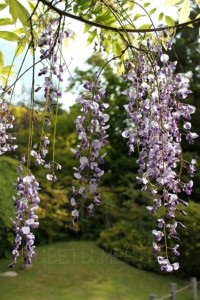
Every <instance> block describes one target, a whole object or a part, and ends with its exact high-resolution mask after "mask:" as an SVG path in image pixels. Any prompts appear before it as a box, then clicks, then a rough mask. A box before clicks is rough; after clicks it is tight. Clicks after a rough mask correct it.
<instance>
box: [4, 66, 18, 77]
mask: <svg viewBox="0 0 200 300" xmlns="http://www.w3.org/2000/svg"><path fill="white" fill-rule="evenodd" d="M12 67H13V66H5V67H3V68H2V69H1V74H2V75H5V76H6V75H7V76H8V75H9V76H10V75H13V74H15V72H14V71H13V70H12Z"/></svg>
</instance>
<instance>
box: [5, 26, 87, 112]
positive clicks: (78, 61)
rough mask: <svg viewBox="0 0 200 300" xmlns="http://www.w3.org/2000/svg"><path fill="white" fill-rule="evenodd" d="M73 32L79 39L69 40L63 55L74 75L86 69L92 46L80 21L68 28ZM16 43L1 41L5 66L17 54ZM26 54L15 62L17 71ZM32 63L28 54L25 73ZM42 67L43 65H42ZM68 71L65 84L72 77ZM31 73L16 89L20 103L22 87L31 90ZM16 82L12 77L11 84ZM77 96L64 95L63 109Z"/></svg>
mask: <svg viewBox="0 0 200 300" xmlns="http://www.w3.org/2000/svg"><path fill="white" fill-rule="evenodd" d="M68 28H70V29H71V30H72V31H74V32H76V35H77V38H76V39H75V40H72V39H69V40H68V47H67V48H66V47H64V48H63V55H64V57H65V60H66V63H67V66H68V69H69V71H70V74H73V70H74V69H75V68H76V67H81V68H84V63H85V61H86V60H87V58H88V57H89V56H90V55H91V54H92V46H88V45H87V37H86V35H85V34H84V33H83V31H84V27H83V24H82V23H80V22H78V21H73V22H72V24H71V25H69V26H68ZM15 46H16V45H15V43H13V42H8V41H5V40H3V39H0V50H2V52H3V53H4V55H5V56H4V60H5V65H9V64H11V61H12V59H13V56H14V52H15ZM23 57H24V53H22V54H21V55H19V56H18V57H17V59H16V60H15V63H14V65H15V69H16V70H17V69H18V68H19V66H20V65H21V62H22V60H23ZM30 61H32V56H31V54H28V56H27V58H26V60H25V63H24V67H23V70H24V71H25V70H26V69H28V68H29V67H30ZM40 67H41V65H40ZM40 67H38V68H36V70H39V68H40ZM70 74H69V72H68V71H66V72H65V74H64V80H65V82H66V81H67V80H68V78H69V77H70V76H71V75H70ZM31 78H32V76H31V71H29V72H27V73H26V74H25V75H24V76H23V77H22V78H21V79H20V80H19V81H18V83H17V85H16V87H15V99H17V100H19V101H20V95H21V90H22V87H25V89H26V90H27V91H30V90H31V84H32V82H31V80H32V79H31ZM14 80H15V75H14V76H12V78H11V81H10V83H12V82H13V81H14ZM66 85H67V83H66V84H65V85H64V84H63V91H64V90H65V88H64V86H66ZM76 97H77V96H76V95H74V94H71V93H63V96H62V98H61V99H60V103H62V107H63V108H64V109H68V108H69V107H70V106H71V105H72V104H74V102H75V99H76Z"/></svg>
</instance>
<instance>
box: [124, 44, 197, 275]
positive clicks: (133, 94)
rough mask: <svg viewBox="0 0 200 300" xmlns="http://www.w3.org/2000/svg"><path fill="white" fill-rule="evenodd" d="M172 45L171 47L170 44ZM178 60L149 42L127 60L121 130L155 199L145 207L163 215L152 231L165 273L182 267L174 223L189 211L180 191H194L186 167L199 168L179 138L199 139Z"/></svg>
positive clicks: (191, 170)
mask: <svg viewBox="0 0 200 300" xmlns="http://www.w3.org/2000/svg"><path fill="white" fill-rule="evenodd" d="M168 46H169V48H170V49H171V45H170V43H169V44H168ZM176 64H177V62H176V61H175V62H171V61H170V60H169V56H168V54H166V53H163V49H162V46H161V45H160V44H156V43H153V42H151V41H148V42H147V49H146V52H142V53H140V54H139V55H138V57H137V59H136V60H135V61H134V62H128V63H127V68H128V73H127V74H126V75H125V79H126V80H127V81H129V82H130V83H131V85H130V87H129V88H128V89H127V90H126V91H125V92H124V93H125V94H126V95H127V97H128V99H129V103H128V104H126V105H124V108H125V110H126V112H127V124H128V127H127V129H126V130H125V131H124V132H123V134H122V135H123V137H124V138H126V139H127V140H128V142H127V145H128V147H129V154H132V153H133V152H134V151H135V150H138V152H139V157H138V159H137V163H138V165H139V170H138V173H139V176H138V177H137V180H138V182H139V183H141V184H142V185H143V187H142V190H147V189H148V190H150V191H151V193H152V195H153V197H154V200H153V205H152V206H148V207H147V209H148V210H149V211H150V212H151V213H152V214H155V213H156V212H157V210H158V209H159V211H160V212H161V214H162V215H163V217H162V218H159V219H158V224H157V227H158V229H157V230H156V229H154V230H153V231H152V234H153V236H154V238H155V242H154V243H153V249H154V253H155V254H156V256H157V260H158V263H159V264H160V266H161V270H165V271H167V272H171V271H173V270H177V269H178V268H179V264H178V262H173V261H174V258H173V256H179V255H180V253H179V252H178V251H177V249H178V247H179V245H178V244H176V245H175V246H173V240H175V243H177V241H179V236H178V229H179V227H184V225H183V224H182V223H181V222H178V221H176V213H177V212H182V214H186V213H185V211H184V210H183V209H182V207H184V206H187V205H188V203H187V202H186V201H183V200H182V199H181V193H182V192H185V193H186V194H187V195H190V194H191V192H192V187H193V181H192V180H189V181H188V182H184V181H183V179H182V170H183V168H184V169H185V168H187V169H188V174H189V175H190V176H194V172H195V170H196V169H195V163H196V160H195V159H192V160H191V162H186V161H184V159H183V155H182V146H181V142H182V140H183V139H184V138H185V140H186V141H187V142H188V143H190V144H192V143H193V142H194V139H195V138H197V137H198V135H197V134H196V133H194V132H192V131H191V123H190V120H191V115H192V114H193V113H194V112H195V107H194V106H192V105H189V104H186V103H185V102H184V101H185V98H186V97H187V95H188V94H190V93H191V91H190V90H189V89H188V84H187V81H186V78H185V76H184V74H181V73H177V74H176ZM159 215H160V214H159ZM171 254H172V255H171ZM171 256H172V258H171V260H172V261H171V260H170V258H169V257H171Z"/></svg>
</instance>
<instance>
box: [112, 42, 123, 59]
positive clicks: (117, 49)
mask: <svg viewBox="0 0 200 300" xmlns="http://www.w3.org/2000/svg"><path fill="white" fill-rule="evenodd" d="M113 48H114V51H115V54H116V56H118V55H121V54H122V47H121V46H120V45H119V43H118V42H115V44H114V45H113Z"/></svg>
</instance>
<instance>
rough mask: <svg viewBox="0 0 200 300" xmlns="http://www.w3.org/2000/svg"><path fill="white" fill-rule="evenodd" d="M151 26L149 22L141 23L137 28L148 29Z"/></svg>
mask: <svg viewBox="0 0 200 300" xmlns="http://www.w3.org/2000/svg"><path fill="white" fill-rule="evenodd" d="M149 28H151V25H150V24H143V25H142V26H140V27H139V29H149Z"/></svg>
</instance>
